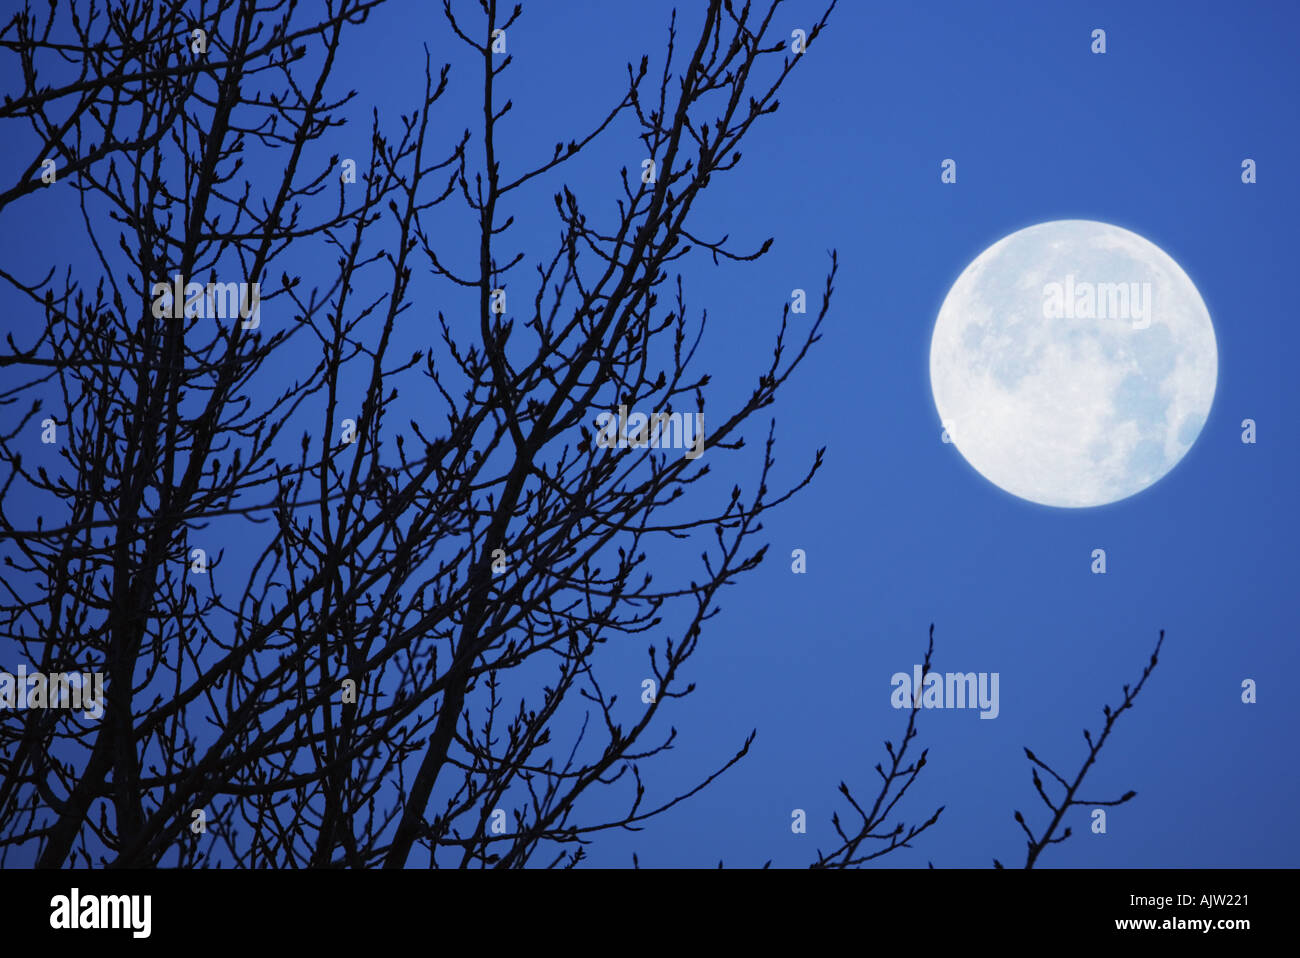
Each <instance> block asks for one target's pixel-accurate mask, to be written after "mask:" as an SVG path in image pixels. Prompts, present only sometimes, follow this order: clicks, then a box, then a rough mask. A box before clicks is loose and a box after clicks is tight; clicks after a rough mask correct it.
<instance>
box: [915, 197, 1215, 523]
mask: <svg viewBox="0 0 1300 958" xmlns="http://www.w3.org/2000/svg"><path fill="white" fill-rule="evenodd" d="M1218 371H1219V353H1218V346H1217V344H1216V341H1215V337H1214V326H1213V324H1212V323H1211V322H1210V313H1209V310H1207V309H1206V308H1205V302H1204V301H1203V300H1202V299H1201V295H1200V293H1198V292H1197V290H1196V287H1195V286H1194V285H1193V284H1192V281H1191V280H1190V279H1189V278H1188V276H1187V274H1186V273H1185V272H1183V270H1182V268H1181V267H1180V266H1179V265H1178V264H1177V263H1176V262H1174V260H1173V259H1172V258H1171V257H1170V256H1169V255H1168V254H1167V253H1165V252H1164V250H1162V249H1160V247H1158V246H1156V245H1155V244H1154V243H1152V242H1150V241H1149V240H1146V239H1144V238H1143V237H1141V236H1139V235H1137V234H1136V233H1132V232H1130V231H1128V230H1125V229H1121V228H1120V227H1118V226H1112V225H1110V224H1109V223H1099V222H1095V221H1092V220H1054V221H1052V222H1048V223H1039V224H1037V225H1036V226H1030V227H1027V228H1026V229H1022V230H1018V231H1017V232H1015V233H1012V234H1010V235H1009V236H1005V237H1003V238H1002V239H1000V240H998V241H997V242H996V243H994V244H993V245H992V246H990V247H989V248H988V249H986V250H985V251H984V252H982V253H980V255H979V256H977V257H976V258H975V260H974V261H973V262H972V263H971V264H970V265H969V266H967V267H966V269H965V270H964V271H963V272H962V274H961V275H960V276H959V277H957V281H956V282H955V283H954V284H953V286H952V289H951V290H949V292H948V295H947V297H946V298H945V299H944V301H943V305H942V307H941V308H940V309H939V316H938V319H937V320H936V321H935V325H934V336H933V338H932V340H931V343H930V386H931V389H932V390H933V392H934V403H935V406H936V407H937V409H938V411H939V418H940V421H941V422H942V423H943V429H944V433H943V438H944V440H945V441H950V442H952V443H953V445H955V446H956V447H957V449H958V451H960V452H961V454H962V456H963V457H965V459H966V461H967V462H969V463H970V464H971V466H973V467H974V468H975V470H976V471H977V472H979V473H980V474H981V475H982V476H984V477H985V478H986V479H988V480H989V481H990V482H992V483H993V484H995V485H997V486H999V487H1000V488H1002V489H1004V490H1006V491H1007V492H1010V493H1011V494H1013V495H1016V496H1019V497H1020V498H1022V499H1027V500H1029V501H1030V502H1037V503H1042V504H1043V505H1048V506H1057V507H1062V508H1086V507H1090V506H1100V505H1105V504H1106V503H1110V502H1117V501H1119V500H1120V499H1126V498H1128V497H1129V496H1132V495H1134V494H1136V493H1138V492H1141V491H1142V490H1143V489H1146V488H1147V487H1148V486H1150V485H1152V484H1153V483H1154V482H1156V481H1157V480H1159V479H1160V478H1161V477H1162V476H1164V475H1165V474H1166V473H1168V472H1169V470H1171V469H1172V468H1173V467H1174V466H1175V465H1177V464H1178V462H1179V460H1181V459H1182V458H1183V456H1184V455H1186V454H1187V450H1188V449H1190V448H1191V447H1192V444H1193V443H1194V442H1195V441H1196V438H1197V436H1199V435H1200V433H1201V428H1202V427H1203V426H1204V425H1205V421H1206V418H1207V417H1208V416H1209V413H1210V406H1211V404H1212V403H1213V401H1214V392H1215V387H1216V385H1217V382H1218Z"/></svg>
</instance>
